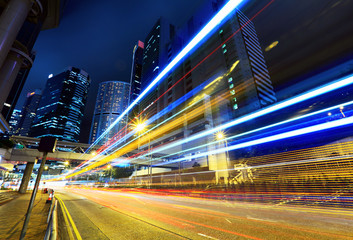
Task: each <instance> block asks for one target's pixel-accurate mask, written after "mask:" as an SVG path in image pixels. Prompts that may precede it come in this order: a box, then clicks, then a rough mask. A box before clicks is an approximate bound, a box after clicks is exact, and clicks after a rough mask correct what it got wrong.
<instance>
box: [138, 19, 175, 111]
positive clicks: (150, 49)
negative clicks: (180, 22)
mask: <svg viewBox="0 0 353 240" xmlns="http://www.w3.org/2000/svg"><path fill="white" fill-rule="evenodd" d="M174 36H175V27H174V25H172V24H170V23H169V22H168V21H167V20H166V19H164V18H160V19H158V21H157V22H156V24H155V25H154V26H153V28H152V29H151V31H150V33H149V34H148V35H147V37H146V39H145V49H144V52H143V62H142V77H141V90H142V91H143V90H144V89H145V88H146V87H147V86H148V84H150V83H151V81H152V80H153V79H154V78H155V77H156V76H157V75H158V73H159V72H160V71H161V70H162V69H163V68H164V67H165V66H166V65H167V64H168V62H170V58H171V41H172V39H173V38H174ZM159 94H161V92H160V91H159V90H158V89H154V90H152V91H151V93H150V94H149V95H148V96H146V97H145V98H144V99H142V100H141V104H140V111H142V110H143V109H145V108H146V107H147V106H149V105H150V103H151V102H152V101H153V100H154V99H156V98H157V96H158V95H159ZM158 111H160V109H158V108H157V105H156V104H155V105H153V106H151V108H150V114H151V115H153V114H156V113H157V112H158Z"/></svg>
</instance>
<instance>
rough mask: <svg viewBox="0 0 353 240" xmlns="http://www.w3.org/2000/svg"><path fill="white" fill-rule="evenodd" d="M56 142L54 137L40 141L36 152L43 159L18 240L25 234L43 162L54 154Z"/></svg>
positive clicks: (21, 239)
mask: <svg viewBox="0 0 353 240" xmlns="http://www.w3.org/2000/svg"><path fill="white" fill-rule="evenodd" d="M56 142H57V140H56V138H54V137H43V138H41V139H40V143H39V147H38V151H39V152H43V157H42V162H41V163H40V167H39V169H38V174H37V178H36V183H35V185H34V188H33V192H32V196H31V200H30V201H29V205H28V209H27V214H26V218H25V221H24V223H23V227H22V231H21V236H20V240H23V239H24V237H25V235H26V232H27V228H28V223H29V218H30V217H31V212H32V208H33V204H34V200H35V199H36V195H37V191H38V187H39V183H40V179H41V177H42V173H43V170H44V165H45V161H46V159H47V155H48V152H51V153H53V152H55V147H56Z"/></svg>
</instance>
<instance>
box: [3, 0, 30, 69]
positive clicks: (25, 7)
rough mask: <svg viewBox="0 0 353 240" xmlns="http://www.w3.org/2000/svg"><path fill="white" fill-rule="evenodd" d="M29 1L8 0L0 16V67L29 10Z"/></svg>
mask: <svg viewBox="0 0 353 240" xmlns="http://www.w3.org/2000/svg"><path fill="white" fill-rule="evenodd" d="M32 4H33V1H31V0H10V2H9V3H8V4H7V6H6V8H5V9H4V11H3V12H2V14H1V16H0V66H2V64H3V63H4V61H5V59H6V57H7V55H8V53H9V51H10V49H11V47H12V44H13V43H14V41H15V39H16V36H17V34H18V32H19V31H20V29H21V27H22V25H23V23H24V21H25V20H26V18H27V15H28V13H29V11H30V10H31V7H32Z"/></svg>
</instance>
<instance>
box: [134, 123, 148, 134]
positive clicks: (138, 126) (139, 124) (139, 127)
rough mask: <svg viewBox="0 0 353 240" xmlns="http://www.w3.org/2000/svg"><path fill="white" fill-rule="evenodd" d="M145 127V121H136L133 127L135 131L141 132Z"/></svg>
mask: <svg viewBox="0 0 353 240" xmlns="http://www.w3.org/2000/svg"><path fill="white" fill-rule="evenodd" d="M145 128H146V123H145V122H142V123H138V124H137V125H136V127H135V129H136V131H137V132H142V131H143V130H145Z"/></svg>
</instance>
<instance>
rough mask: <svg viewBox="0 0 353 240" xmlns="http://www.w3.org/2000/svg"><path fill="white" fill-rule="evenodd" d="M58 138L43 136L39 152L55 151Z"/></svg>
mask: <svg viewBox="0 0 353 240" xmlns="http://www.w3.org/2000/svg"><path fill="white" fill-rule="evenodd" d="M56 142H57V139H56V138H55V137H42V138H41V139H40V143H39V147H38V151H39V152H48V153H49V152H50V153H53V152H55V147H56Z"/></svg>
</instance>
